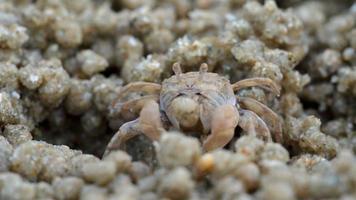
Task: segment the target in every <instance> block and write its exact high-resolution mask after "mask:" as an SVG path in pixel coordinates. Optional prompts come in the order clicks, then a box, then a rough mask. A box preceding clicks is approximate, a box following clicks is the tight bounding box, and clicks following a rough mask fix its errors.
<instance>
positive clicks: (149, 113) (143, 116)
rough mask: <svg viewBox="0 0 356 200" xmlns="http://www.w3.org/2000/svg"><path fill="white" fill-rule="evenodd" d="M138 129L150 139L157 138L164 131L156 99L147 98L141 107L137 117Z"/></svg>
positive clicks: (155, 139) (154, 139)
mask: <svg viewBox="0 0 356 200" xmlns="http://www.w3.org/2000/svg"><path fill="white" fill-rule="evenodd" d="M139 127H140V130H141V131H142V132H143V133H144V134H145V135H146V136H147V137H148V138H150V139H151V140H153V141H157V140H159V138H160V136H161V133H162V132H163V131H164V128H163V125H162V122H161V113H160V111H159V105H158V103H157V102H156V101H153V100H149V101H148V102H147V103H146V104H145V106H144V107H143V108H142V110H141V113H140V119H139Z"/></svg>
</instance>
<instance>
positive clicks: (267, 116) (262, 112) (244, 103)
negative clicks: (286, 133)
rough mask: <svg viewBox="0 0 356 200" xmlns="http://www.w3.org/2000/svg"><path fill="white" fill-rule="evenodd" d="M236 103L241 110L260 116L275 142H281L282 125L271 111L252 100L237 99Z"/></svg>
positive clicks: (245, 98) (247, 98) (246, 98)
mask: <svg viewBox="0 0 356 200" xmlns="http://www.w3.org/2000/svg"><path fill="white" fill-rule="evenodd" d="M237 101H238V102H239V104H240V106H241V107H242V108H244V109H248V110H251V111H253V112H254V113H256V114H257V115H258V116H260V117H261V118H262V119H263V121H265V122H267V125H268V127H269V128H270V130H271V131H272V132H273V137H274V139H275V141H276V142H278V143H282V142H283V136H282V124H281V121H280V118H279V117H278V115H277V114H276V113H275V112H274V111H273V110H271V109H270V108H268V107H267V106H266V105H264V104H262V103H260V102H259V101H257V100H255V99H253V98H249V97H238V98H237Z"/></svg>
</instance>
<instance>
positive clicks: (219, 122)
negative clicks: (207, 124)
mask: <svg viewBox="0 0 356 200" xmlns="http://www.w3.org/2000/svg"><path fill="white" fill-rule="evenodd" d="M238 121H239V113H238V111H237V109H236V107H235V106H233V105H222V106H220V107H218V108H216V110H215V111H214V115H213V117H212V121H211V133H210V135H209V136H208V137H207V138H206V139H205V141H204V143H203V148H204V150H205V151H212V150H214V149H217V148H221V147H224V146H225V145H226V144H227V143H229V142H230V140H231V139H232V138H233V136H234V133H235V128H236V126H237V124H238Z"/></svg>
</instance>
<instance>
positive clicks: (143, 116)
mask: <svg viewBox="0 0 356 200" xmlns="http://www.w3.org/2000/svg"><path fill="white" fill-rule="evenodd" d="M163 131H164V128H163V125H162V122H161V116H160V111H159V105H158V103H157V102H155V101H153V100H149V101H147V102H146V103H145V105H144V106H143V108H142V110H141V112H140V117H139V118H138V119H136V120H134V121H130V122H127V123H125V124H124V125H122V126H121V127H120V129H119V131H118V132H116V133H115V135H114V136H113V137H112V138H111V140H110V142H109V144H108V145H107V147H106V150H105V153H104V156H105V155H106V154H107V153H109V152H110V151H112V150H116V149H124V145H125V143H126V141H128V140H129V139H131V138H133V137H135V136H137V135H139V134H145V135H146V136H147V137H148V138H150V139H151V140H158V139H159V138H160V135H161V133H162V132H163Z"/></svg>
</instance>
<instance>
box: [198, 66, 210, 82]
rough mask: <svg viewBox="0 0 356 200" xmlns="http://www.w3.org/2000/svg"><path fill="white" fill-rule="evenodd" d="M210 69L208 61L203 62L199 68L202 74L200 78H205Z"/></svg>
mask: <svg viewBox="0 0 356 200" xmlns="http://www.w3.org/2000/svg"><path fill="white" fill-rule="evenodd" d="M207 71H208V65H207V64H206V63H202V64H201V65H200V69H199V74H200V79H202V78H203V75H204V74H205V73H206V72H207Z"/></svg>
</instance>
